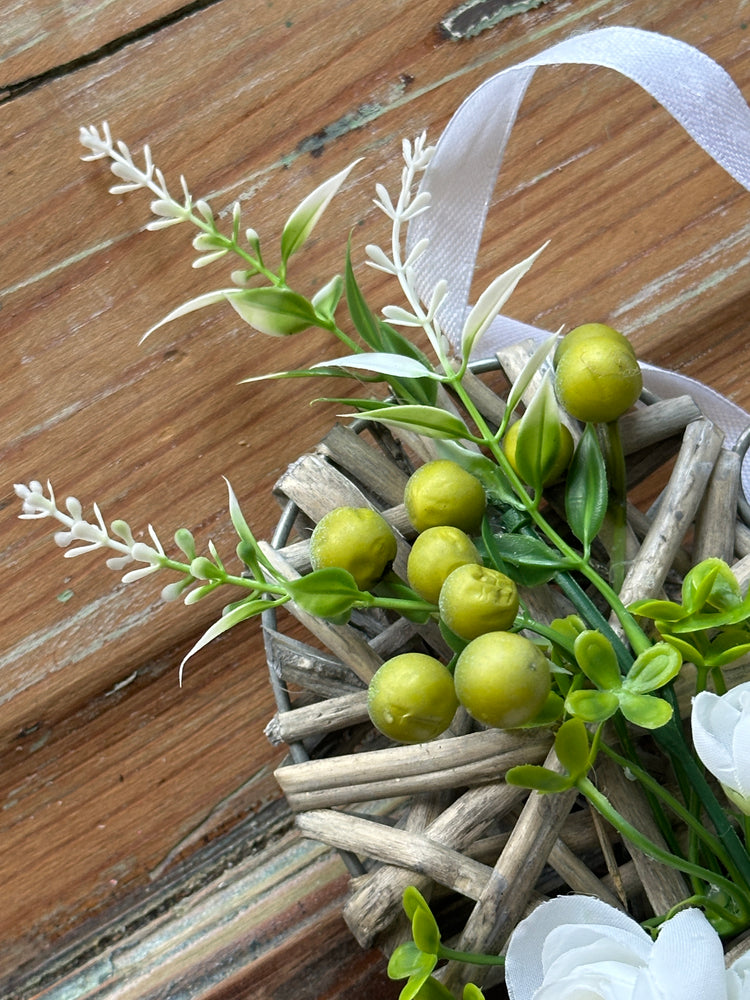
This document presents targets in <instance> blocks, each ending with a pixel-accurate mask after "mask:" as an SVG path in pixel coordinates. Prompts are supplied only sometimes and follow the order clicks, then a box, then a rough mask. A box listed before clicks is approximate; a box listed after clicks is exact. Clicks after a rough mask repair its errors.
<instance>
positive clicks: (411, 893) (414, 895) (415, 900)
mask: <svg viewBox="0 0 750 1000" xmlns="http://www.w3.org/2000/svg"><path fill="white" fill-rule="evenodd" d="M401 905H402V906H403V908H404V913H405V914H406V916H407V917H408V918H409V920H412V919H413V918H414V914H415V913H416V912H417V910H420V909H421V910H429V909H430V904H429V903H428V902H427V900H426V899H425V898H424V896H423V895H422V893H421V892H420V891H419V889H417V887H416V886H415V885H407V887H406V888H405V889H404V891H403V894H402V896H401Z"/></svg>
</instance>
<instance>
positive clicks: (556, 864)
mask: <svg viewBox="0 0 750 1000" xmlns="http://www.w3.org/2000/svg"><path fill="white" fill-rule="evenodd" d="M549 863H550V865H551V866H552V867H553V868H554V869H555V871H556V872H557V874H558V875H559V876H560V878H561V879H562V880H563V881H564V882H565V883H566V885H568V886H569V887H570V888H571V889H572V890H573V892H581V893H585V894H586V895H587V896H598V897H599V899H603V900H604V902H605V903H609V905H610V906H614V907H616V908H617V909H619V910H621V909H622V908H623V906H622V903H621V902H620V900H619V899H618V898H617V897H616V896H614V895H613V894H612V893H611V892H610V891H609V889H608V888H607V887H606V886H605V885H604V883H603V882H602V880H601V879H600V878H598V877H597V876H596V875H595V874H594V873H593V872H592V871H591V869H590V868H589V867H587V865H585V864H584V863H583V861H581V860H580V858H578V857H576V855H575V854H574V853H573V852H572V851H571V849H570V848H569V847H568V846H567V844H566V843H565V841H563V840H561V839H560V838H559V837H558V838H557V840H556V841H555V842H554V844H553V845H552V848H551V850H550V852H549Z"/></svg>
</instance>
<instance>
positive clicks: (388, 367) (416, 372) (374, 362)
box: [314, 351, 442, 381]
mask: <svg viewBox="0 0 750 1000" xmlns="http://www.w3.org/2000/svg"><path fill="white" fill-rule="evenodd" d="M314 368H315V370H316V371H320V372H322V373H323V374H325V370H326V368H344V369H352V370H354V371H365V372H377V373H378V374H379V375H386V376H392V377H394V378H398V379H425V378H434V379H436V380H437V381H441V380H442V376H441V375H438V374H437V373H435V372H433V371H432V369H431V368H426V367H425V366H424V365H423V364H422V362H421V361H417V360H415V359H414V358H404V357H402V356H401V355H400V354H390V353H388V352H385V351H363V352H362V353H361V354H350V355H347V356H346V357H343V358H334V359H333V360H331V361H318V362H316V363H315V365H314Z"/></svg>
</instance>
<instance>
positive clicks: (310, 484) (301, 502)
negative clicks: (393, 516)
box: [276, 455, 409, 579]
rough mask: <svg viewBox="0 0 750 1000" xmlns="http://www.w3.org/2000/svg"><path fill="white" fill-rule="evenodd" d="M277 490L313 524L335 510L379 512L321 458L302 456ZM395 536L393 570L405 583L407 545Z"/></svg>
mask: <svg viewBox="0 0 750 1000" xmlns="http://www.w3.org/2000/svg"><path fill="white" fill-rule="evenodd" d="M276 489H277V490H280V491H281V492H283V493H284V494H285V496H287V497H289V499H290V500H293V501H294V503H296V504H297V506H298V507H299V509H300V510H303V511H304V512H305V513H306V514H307V515H308V517H311V518H312V519H313V521H316V522H317V521H319V520H320V519H321V518H322V517H323V516H324V515H325V514H327V513H328V512H329V511H331V510H333V508H334V507H373V508H374V509H375V510H379V508H377V507H376V506H375V505H374V504H373V503H372V502H371V501H370V500H369V498H368V497H367V496H366V494H365V493H364V492H363V491H362V490H360V489H359V487H358V486H355V484H354V483H353V482H352V481H351V479H348V478H347V477H346V476H345V475H344V474H343V472H340V471H339V470H338V469H336V468H335V467H334V466H333V465H331V463H330V462H328V461H326V459H325V458H323V457H322V456H321V455H302V456H301V457H300V458H298V459H297V461H296V462H294V463H293V464H292V465H290V466H289V468H288V469H287V471H286V472H285V474H284V475H283V476H282V477H281V478H280V479H279V480H278V482H277V483H276ZM391 527H393V525H392V524H391ZM395 534H396V542H397V544H398V552H397V554H396V558H395V559H394V561H393V568H394V570H395V571H396V573H398V575H399V576H401V577H402V578H404V579H406V560H407V559H408V557H409V545H408V543H407V542H406V540H405V539H404V538H402V537H400V535H399V533H398V532H395Z"/></svg>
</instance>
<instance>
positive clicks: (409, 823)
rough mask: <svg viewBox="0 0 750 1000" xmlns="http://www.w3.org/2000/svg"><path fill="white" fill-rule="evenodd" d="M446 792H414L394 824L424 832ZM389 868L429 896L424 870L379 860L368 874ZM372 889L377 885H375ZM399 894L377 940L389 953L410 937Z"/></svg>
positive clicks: (447, 797)
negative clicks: (418, 793) (385, 925)
mask: <svg viewBox="0 0 750 1000" xmlns="http://www.w3.org/2000/svg"><path fill="white" fill-rule="evenodd" d="M450 794H451V793H450V792H449V791H439V792H429V793H428V794H427V795H416V796H414V798H413V799H412V801H411V804H410V806H409V809H408V811H407V813H406V816H405V819H404V821H403V823H399V824H398V826H399V828H401V827H403V829H404V830H406V832H407V833H415V834H419V835H422V834H424V833H425V830H426V828H427V827H428V826H429V825H430V823H432V822H433V821H434V820H435V819H437V817H438V816H439V815H440V813H441V812H442V811H443V809H445V808H446V806H447V805H448V803H449V801H450ZM444 846H447V845H444ZM389 872H391V873H394V874H398V875H399V876H400V877H401V878H402V879H403V880H404V888H405V887H406V886H407V885H414V886H416V888H417V889H419V890H420V892H422V894H423V895H426V896H427V897H429V895H430V890H431V887H432V886H433V884H434V883H433V882H432V880H431V879H430V878H429V876H427V875H426V874H423V873H421V872H412V871H408V870H407V869H405V868H399V867H396V866H395V865H390V864H382V865H380V866H379V867H376V868H375V870H374V871H373V872H372V875H381V877H382V876H383V875H385V874H387V873H389ZM371 884H372V883H371ZM374 891H377V889H376V888H375V890H374ZM402 896H403V891H402V893H401V894H400V895H399V897H398V899H396V900H395V901H394V905H393V906H392V907H391V909H390V911H389V916H388V923H387V929H386V930H385V932H384V933H383V934H382V935H381V939H380V941H379V947H380V949H381V951H384V952H385V954H386V955H390V954H391V953H392V952H393V950H394V948H396V947H397V946H398V945H399V944H401V943H402V942H403V941H408V940H409V938H410V937H411V923H410V921H409V920H408V918H407V917H406V914H405V913H404V910H403V906H402V905H400V904H401V902H402Z"/></svg>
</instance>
